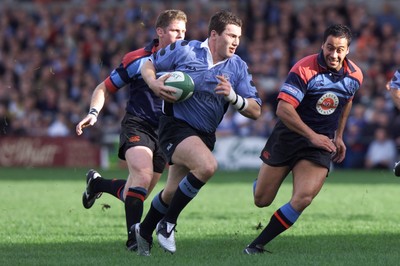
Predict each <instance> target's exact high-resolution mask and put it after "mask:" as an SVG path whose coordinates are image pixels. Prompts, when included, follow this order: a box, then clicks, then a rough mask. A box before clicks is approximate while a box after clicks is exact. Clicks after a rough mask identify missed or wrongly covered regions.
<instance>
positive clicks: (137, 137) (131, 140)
mask: <svg viewBox="0 0 400 266" xmlns="http://www.w3.org/2000/svg"><path fill="white" fill-rule="evenodd" d="M139 141H140V136H132V137H130V138H129V142H139Z"/></svg>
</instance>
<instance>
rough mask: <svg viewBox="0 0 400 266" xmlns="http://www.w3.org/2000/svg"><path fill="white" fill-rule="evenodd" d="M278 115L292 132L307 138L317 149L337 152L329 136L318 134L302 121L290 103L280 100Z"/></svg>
mask: <svg viewBox="0 0 400 266" xmlns="http://www.w3.org/2000/svg"><path fill="white" fill-rule="evenodd" d="M276 115H277V116H278V117H279V119H280V120H281V121H282V122H283V123H284V124H285V125H286V126H287V127H288V128H289V129H290V130H292V131H294V132H296V133H298V134H300V135H302V136H304V137H306V138H307V139H309V140H310V141H311V143H312V144H314V145H315V146H316V147H319V148H321V149H324V150H327V151H329V152H336V147H335V145H334V144H333V142H332V141H331V140H330V139H329V138H328V137H327V136H325V135H322V134H318V133H316V132H315V131H314V130H312V129H311V128H310V127H309V126H307V125H306V124H305V123H304V122H303V120H301V118H300V116H299V114H298V113H297V111H296V109H295V108H294V106H293V105H292V104H290V103H289V102H286V101H285V100H280V101H279V102H278V107H277V110H276Z"/></svg>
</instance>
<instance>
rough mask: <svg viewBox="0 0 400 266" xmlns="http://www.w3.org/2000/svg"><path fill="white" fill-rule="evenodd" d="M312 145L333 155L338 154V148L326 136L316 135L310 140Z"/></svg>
mask: <svg viewBox="0 0 400 266" xmlns="http://www.w3.org/2000/svg"><path fill="white" fill-rule="evenodd" d="M310 141H311V143H312V144H314V145H315V146H316V147H318V148H321V149H324V150H326V151H328V152H330V153H332V154H334V153H336V152H337V148H336V145H335V143H333V141H332V140H331V139H330V138H328V137H327V136H325V135H322V134H315V136H314V137H313V138H312V139H310Z"/></svg>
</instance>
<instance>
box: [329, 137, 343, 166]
mask: <svg viewBox="0 0 400 266" xmlns="http://www.w3.org/2000/svg"><path fill="white" fill-rule="evenodd" d="M333 143H334V144H335V146H336V152H335V153H333V154H332V161H333V162H335V163H341V162H343V160H344V158H345V157H346V145H345V144H344V142H343V140H342V139H334V140H333Z"/></svg>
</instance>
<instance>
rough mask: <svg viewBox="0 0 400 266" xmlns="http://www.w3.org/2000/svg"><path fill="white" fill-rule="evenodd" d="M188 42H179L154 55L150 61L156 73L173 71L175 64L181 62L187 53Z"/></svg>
mask: <svg viewBox="0 0 400 266" xmlns="http://www.w3.org/2000/svg"><path fill="white" fill-rule="evenodd" d="M187 44H188V41H186V40H179V41H176V42H174V43H171V44H170V45H168V46H167V47H165V48H162V49H160V50H159V51H158V52H157V53H154V54H153V55H152V56H151V57H150V60H151V61H152V62H153V65H154V68H155V70H156V72H161V71H169V70H175V66H176V64H177V62H181V61H182V60H183V59H184V58H185V57H186V56H187V53H188V50H187V49H186V47H188V46H187Z"/></svg>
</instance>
